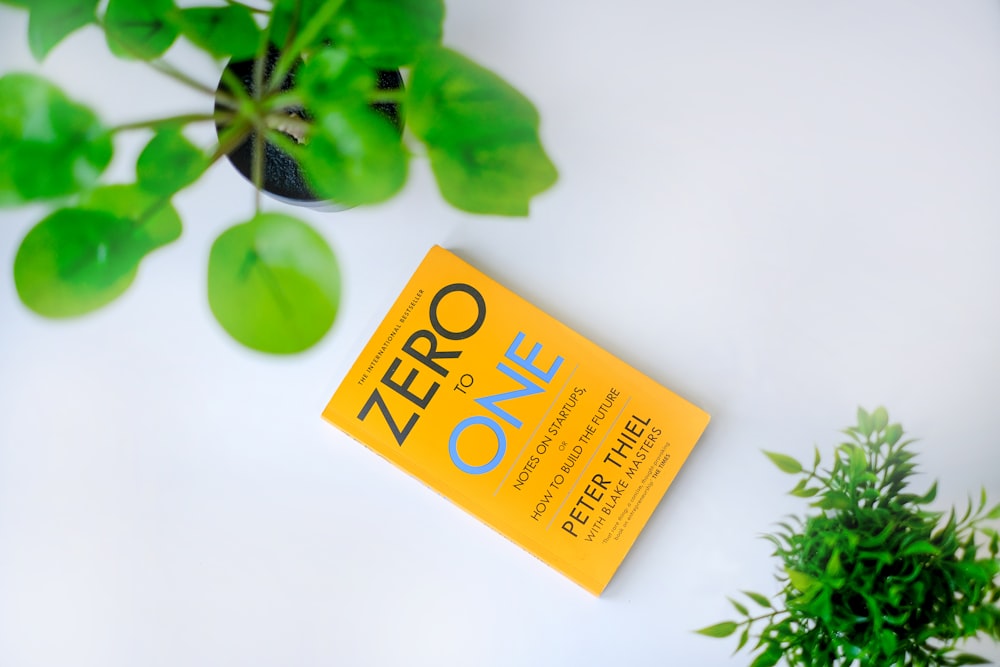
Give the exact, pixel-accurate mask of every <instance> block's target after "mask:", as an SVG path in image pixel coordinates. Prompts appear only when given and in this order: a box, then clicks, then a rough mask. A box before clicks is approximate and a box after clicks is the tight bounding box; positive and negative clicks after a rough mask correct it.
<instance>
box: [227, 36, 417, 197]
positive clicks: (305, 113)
mask: <svg viewBox="0 0 1000 667" xmlns="http://www.w3.org/2000/svg"><path fill="white" fill-rule="evenodd" d="M279 55H280V54H279V52H278V50H277V49H275V48H274V47H271V49H270V50H269V51H268V54H267V59H266V60H265V61H264V64H265V67H264V76H263V80H264V82H265V83H267V82H269V81H270V79H271V75H272V73H273V72H274V67H275V65H276V63H277V62H278V58H279ZM300 64H301V61H299V62H298V63H296V64H295V65H294V66H293V67H292V68H291V69H290V71H289V73H288V74H287V75H286V76H285V79H284V81H282V82H281V90H289V89H290V88H292V87H293V86H294V85H295V72H296V70H297V69H298V66H299V65H300ZM226 69H227V70H229V71H230V72H232V73H233V74H234V75H236V78H237V79H239V80H240V81H241V82H242V84H243V89H244V90H246V91H247V93H249V94H250V95H251V96H252V95H253V94H254V92H255V90H256V87H255V86H254V76H253V69H254V61H253V59H250V60H240V61H237V62H230V63H229V64H228V65H227V66H226ZM377 74H378V84H377V85H378V88H379V90H399V89H400V88H402V87H403V77H402V76H401V75H400V73H399V70H377ZM216 90H217V92H220V93H229V92H230V90H229V87H228V86H227V85H226V84H225V83H224V82H223V81H221V80H220V82H219V85H218V87H217V89H216ZM371 106H372V108H373V109H375V110H376V111H378V112H379V113H380V114H382V115H383V116H385V118H387V119H388V120H389V121H390V122H392V124H393V125H394V126H395V127H396V129H397V130H399V132H402V131H403V119H402V115H401V114H400V108H399V104H397V103H382V102H379V103H376V104H372V105H371ZM215 109H216V111H217V112H218V111H223V110H225V107H223V106H221V105H220V104H219V103H218V101H216V105H215ZM288 111H289V113H290V114H294V115H296V116H298V117H300V118H303V119H308V118H309V117H310V116H309V110H308V109H300V108H290V109H289V110H288ZM225 127H226V126H225V125H224V124H222V123H219V122H217V123H216V125H215V129H216V132H217V133H221V132H222V130H224V129H225ZM255 134H256V133H250V135H248V137H247V139H246V140H245V141H244V142H243V143H241V144H240V145H239V146H237V147H236V148H235V149H233V150H232V151H230V153H229V154H228V155H227V156H226V157H227V158H228V159H229V162H230V163H231V164H232V165H233V166H234V167H236V170H237V171H239V172H240V173H241V174H242V175H243V177H244V178H246V179H247V180H248V181H249V182H251V183H252V182H253V167H252V165H253V157H254V147H255V145H256V143H255V138H256V137H255ZM261 190H262V191H263V192H264V193H265V194H266V195H268V196H270V197H272V198H273V199H276V200H278V201H280V202H284V203H286V204H295V205H297V206H305V207H308V208H313V209H317V210H323V211H343V210H345V209H348V208H351V207H350V206H349V205H345V204H339V203H337V202H335V201H332V200H329V199H323V198H321V197H319V196H317V195H316V193H315V192H313V191H312V189H310V187H309V185H308V184H307V183H306V181H305V178H304V177H303V176H302V170H301V169H300V168H299V164H298V162H296V161H295V160H294V159H293V158H292V157H291V156H290V155H289V154H288V153H286V152H285V151H283V150H281V149H280V148H278V147H277V146H275V145H274V144H273V143H271V142H270V141H265V142H264V182H263V187H262V188H261Z"/></svg>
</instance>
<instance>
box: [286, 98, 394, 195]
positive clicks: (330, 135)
mask: <svg viewBox="0 0 1000 667" xmlns="http://www.w3.org/2000/svg"><path fill="white" fill-rule="evenodd" d="M286 143H287V144H288V145H287V148H288V150H289V153H290V154H291V155H292V157H294V158H295V159H296V160H298V162H299V164H300V165H301V166H302V171H303V174H304V175H305V177H306V181H307V182H308V183H309V186H310V188H312V190H313V191H314V192H315V193H316V194H317V195H319V196H320V197H322V198H325V199H332V200H334V201H336V202H338V203H341V204H347V205H350V206H355V205H359V204H374V203H377V202H381V201H385V200H386V199H389V198H390V197H392V196H393V195H394V194H396V193H397V192H398V191H399V190H400V188H402V187H403V183H404V182H405V181H406V168H407V164H406V162H407V154H406V152H405V151H404V149H403V144H402V141H401V140H400V136H399V134H398V133H397V132H396V129H395V128H394V127H393V126H392V124H391V123H390V122H389V121H388V120H386V119H385V118H383V117H382V116H380V115H379V114H378V112H376V111H373V110H372V109H369V108H368V107H361V108H358V109H330V110H327V111H326V112H325V113H324V114H323V115H322V116H320V117H319V118H317V120H316V123H315V124H314V126H313V129H312V131H311V132H310V134H309V136H308V138H307V141H306V144H305V145H304V146H299V145H291V142H286Z"/></svg>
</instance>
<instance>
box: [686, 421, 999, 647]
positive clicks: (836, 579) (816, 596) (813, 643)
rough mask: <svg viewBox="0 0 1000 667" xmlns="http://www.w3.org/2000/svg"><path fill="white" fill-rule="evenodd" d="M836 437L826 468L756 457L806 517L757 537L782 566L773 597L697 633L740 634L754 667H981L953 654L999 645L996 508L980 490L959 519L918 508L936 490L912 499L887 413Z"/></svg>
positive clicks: (909, 458) (899, 436) (897, 432)
mask: <svg viewBox="0 0 1000 667" xmlns="http://www.w3.org/2000/svg"><path fill="white" fill-rule="evenodd" d="M844 433H845V434H846V435H847V437H848V441H847V442H844V443H842V444H841V445H839V446H838V447H837V448H836V450H835V451H834V457H833V465H832V466H830V467H828V468H821V467H820V453H819V450H818V449H817V450H816V455H815V458H814V460H813V464H812V467H811V468H806V467H805V466H803V465H802V464H801V463H800V462H799V461H797V460H795V459H794V458H792V457H790V456H786V455H784V454H777V453H773V452H765V454H766V455H767V456H768V457H769V458H770V459H771V461H773V462H774V463H775V465H777V466H778V468H780V469H781V470H782V471H784V472H786V473H789V474H792V475H797V476H798V477H799V481H798V483H797V484H796V485H795V487H794V488H793V489H792V490H791V492H790V493H791V494H792V495H794V496H797V497H800V498H807V499H812V504H811V506H812V507H813V508H814V509H815V512H814V513H813V514H811V515H808V516H806V517H804V518H798V517H792V519H791V520H790V521H783V522H781V523H779V524H778V526H779V529H778V530H777V531H776V532H775V533H773V534H770V535H766V536H765V538H766V539H767V540H768V541H769V542H771V543H772V544H773V545H774V547H775V551H774V555H775V556H777V558H778V559H779V561H780V566H779V569H778V572H777V579H778V581H779V583H780V584H781V585H782V588H781V590H780V592H779V593H778V594H777V595H776V596H774V597H773V598H771V597H768V596H766V595H763V594H761V593H757V592H752V591H747V592H745V593H744V595H745V596H746V600H745V602H744V601H739V600H734V599H730V602H731V603H732V605H733V607H734V608H735V610H736V612H737V613H738V614H739V617H740V618H739V620H731V621H724V622H721V623H716V624H714V625H711V626H708V627H706V628H702V629H701V630H698V632H700V633H701V634H704V635H708V636H710V637H728V636H730V635H734V634H736V633H739V635H738V636H739V640H738V645H737V649H736V650H737V651H740V650H741V649H744V648H745V647H749V650H750V651H752V652H756V653H757V656H756V658H755V659H754V661H753V665H754V667H765V666H770V665H775V664H777V663H778V662H779V661H780V660H782V659H784V661H785V663H786V664H788V665H790V666H808V667H820V666H822V667H829V666H830V665H844V666H846V665H860V666H862V667H895V666H900V667H903V666H906V667H909V666H914V667H917V666H926V665H974V664H984V663H986V662H987V661H986V660H984V659H983V658H981V657H979V656H976V655H972V654H969V653H962V652H960V651H959V650H958V644H959V643H960V642H961V641H962V640H964V639H967V638H970V637H975V636H983V637H988V638H993V639H994V640H1000V579H998V574H1000V560H998V558H997V553H998V550H1000V546H998V541H1000V536H998V534H997V531H996V530H995V528H993V527H991V526H990V525H988V524H989V522H991V521H995V520H998V519H1000V505H996V506H994V507H992V508H989V509H988V508H987V498H986V492H985V490H983V491H982V493H981V494H980V495H979V498H978V500H977V502H975V503H974V502H973V501H972V500H971V499H970V501H969V504H968V507H967V508H966V509H965V510H964V511H962V512H956V511H955V510H954V509H952V510H951V511H949V512H947V513H944V512H937V511H932V510H929V509H927V505H929V504H930V503H931V502H933V500H934V498H935V496H936V494H937V483H936V482H935V483H934V484H932V485H931V487H930V488H929V489H928V490H927V491H925V492H924V493H922V494H918V493H913V492H911V491H910V489H909V482H910V477H911V476H912V475H913V473H914V469H915V464H914V463H913V459H914V456H915V455H914V453H913V452H912V451H911V450H910V445H911V444H912V442H913V441H912V440H904V439H903V428H902V427H901V426H900V425H899V424H894V423H890V422H889V416H888V413H887V412H886V410H885V409H884V408H878V409H876V410H875V411H874V412H871V413H869V412H867V411H865V410H863V409H859V410H858V423H857V424H856V425H855V426H852V427H850V428H848V429H846V430H845V431H844ZM751 608H756V609H757V611H751ZM751 636H752V637H753V638H755V639H756V640H757V641H756V642H754V643H752V644H751V643H749V642H750V639H751Z"/></svg>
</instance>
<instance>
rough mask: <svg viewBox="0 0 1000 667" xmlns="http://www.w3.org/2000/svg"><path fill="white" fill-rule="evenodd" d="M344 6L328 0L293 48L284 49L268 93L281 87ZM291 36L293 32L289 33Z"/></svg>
mask: <svg viewBox="0 0 1000 667" xmlns="http://www.w3.org/2000/svg"><path fill="white" fill-rule="evenodd" d="M343 5H344V0H339V1H338V0H327V2H326V3H324V4H323V6H322V7H321V8H320V10H319V11H318V12H316V13H315V14H313V15H312V16H311V17H310V18H309V22H308V23H306V24H305V27H303V29H302V31H301V32H299V34H298V35H296V36H295V39H294V40H293V41H292V44H291V46H290V47H289V48H286V49H283V50H282V52H281V55H280V56H279V57H278V62H277V63H276V64H275V66H274V70H273V71H272V72H271V79H270V81H269V82H268V91H267V92H268V93H273V92H274V91H275V90H277V89H278V88H280V87H281V83H282V82H283V81H284V79H285V75H286V74H288V71H289V70H290V69H291V67H292V65H293V64H294V63H295V60H296V59H297V58H298V57H299V55H300V53H301V52H302V50H303V49H304V48H305V47H307V46H309V44H310V43H311V42H312V41H313V40H315V39H316V37H318V36H319V33H320V31H321V30H322V29H323V27H324V26H325V25H327V24H328V23H329V22H330V20H331V19H333V17H334V16H336V15H337V12H339V11H340V8H341V7H342V6H343ZM289 34H291V31H289Z"/></svg>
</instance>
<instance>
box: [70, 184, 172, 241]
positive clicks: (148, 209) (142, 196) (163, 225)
mask: <svg viewBox="0 0 1000 667" xmlns="http://www.w3.org/2000/svg"><path fill="white" fill-rule="evenodd" d="M80 208H85V209H88V210H93V211H105V212H107V213H110V214H112V215H114V216H116V217H119V218H124V219H125V220H128V221H130V222H131V223H132V225H133V227H134V229H133V231H132V238H133V239H134V241H135V242H136V243H137V244H138V245H139V247H140V248H141V249H142V251H143V253H149V252H151V251H153V250H155V249H156V248H159V247H160V246H164V245H166V244H168V243H172V242H174V241H176V240H177V239H178V238H180V235H181V229H182V223H181V218H180V216H179V215H178V214H177V210H176V209H175V208H174V207H173V206H172V205H171V204H170V200H169V199H167V198H165V197H162V196H158V195H154V194H151V193H149V192H147V191H145V190H143V189H142V188H140V187H139V186H138V185H106V186H104V187H100V188H97V189H96V190H92V191H91V192H89V193H87V195H86V196H85V197H84V198H83V199H82V200H81V201H80Z"/></svg>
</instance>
